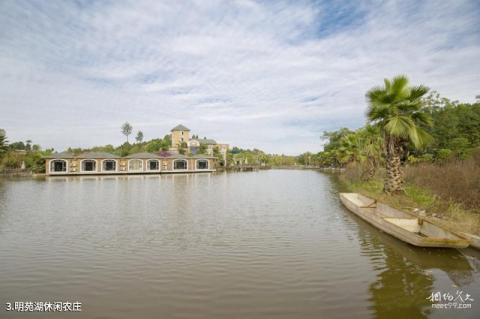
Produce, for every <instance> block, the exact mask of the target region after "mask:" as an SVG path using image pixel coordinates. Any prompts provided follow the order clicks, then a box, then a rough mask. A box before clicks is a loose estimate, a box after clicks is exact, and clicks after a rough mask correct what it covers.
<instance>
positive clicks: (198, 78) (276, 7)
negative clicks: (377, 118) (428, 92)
mask: <svg viewBox="0 0 480 319" xmlns="http://www.w3.org/2000/svg"><path fill="white" fill-rule="evenodd" d="M398 74H406V75H407V76H408V77H409V78H410V80H411V82H412V84H414V85H418V84H424V85H427V86H428V87H430V88H431V89H432V90H436V91H438V92H439V93H440V94H441V95H442V96H445V97H448V98H451V99H454V100H460V101H464V102H473V101H474V100H475V96H476V95H479V94H480V3H479V2H478V1H462V0H452V1H440V0H438V1H416V0H413V1H409V0H406V1H285V2H284V1H249V0H245V1H234V0H232V1H216V0H208V1H205V0H197V1H166V0H165V1H139V0H135V1H113V0H112V1H60V0H52V1H41V0H37V1H22V0H18V1H13V0H5V1H0V128H3V129H5V130H6V132H7V137H8V139H9V141H11V142H13V141H18V140H23V141H25V140H27V139H31V140H33V143H38V144H40V145H42V147H44V148H47V147H54V148H55V149H56V150H59V151H61V150H63V149H65V148H67V147H69V146H72V147H91V146H95V145H105V144H113V145H119V144H121V143H123V142H124V140H125V137H124V136H123V135H122V134H121V130H120V126H121V125H122V123H124V122H125V121H128V122H130V124H132V126H133V129H134V133H135V132H137V131H138V130H141V131H143V133H144V136H145V139H147V140H148V139H152V138H157V137H162V136H164V135H165V134H168V133H169V131H170V129H171V128H173V127H174V126H176V125H177V124H180V123H181V124H183V125H185V126H187V127H189V128H190V129H191V131H192V133H194V134H198V135H199V136H200V137H203V136H207V137H209V138H214V139H216V140H217V141H218V142H223V143H229V144H230V145H231V146H239V147H242V148H259V149H262V150H265V151H267V152H270V153H284V154H299V153H302V152H305V151H312V152H316V151H319V150H321V148H322V140H321V139H320V136H321V135H322V132H323V131H331V130H335V129H338V128H341V127H349V128H352V129H354V128H358V127H360V126H362V125H364V124H365V121H366V118H365V111H366V108H367V104H366V101H365V93H366V91H367V90H369V89H370V88H372V87H374V86H377V85H381V84H382V83H383V79H384V78H386V77H388V78H391V77H393V76H395V75H398Z"/></svg>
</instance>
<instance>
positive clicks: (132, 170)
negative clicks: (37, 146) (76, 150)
mask: <svg viewBox="0 0 480 319" xmlns="http://www.w3.org/2000/svg"><path fill="white" fill-rule="evenodd" d="M171 133H172V134H171V140H172V147H171V149H170V151H161V152H158V153H147V152H143V153H135V154H130V155H128V156H123V157H122V156H118V155H114V154H110V153H106V152H84V153H80V154H73V153H69V152H62V153H54V154H52V155H50V156H46V157H45V173H46V175H103V174H105V175H108V174H164V173H205V172H214V171H215V166H216V165H217V162H218V160H217V156H215V155H214V153H215V150H218V152H219V153H220V154H221V155H222V157H223V159H224V163H225V161H226V156H227V151H228V144H217V142H215V141H214V140H211V139H206V138H205V139H198V138H190V130H189V129H188V128H187V127H185V126H183V125H181V124H180V125H177V126H176V127H174V128H173V129H172V130H171ZM202 145H204V147H203V151H204V153H206V154H199V153H200V149H201V146H202ZM181 149H183V150H185V151H186V153H187V154H188V155H183V154H180V152H179V151H180V150H181ZM220 165H221V164H220Z"/></svg>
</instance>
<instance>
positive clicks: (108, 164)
mask: <svg viewBox="0 0 480 319" xmlns="http://www.w3.org/2000/svg"><path fill="white" fill-rule="evenodd" d="M116 170H117V161H115V160H104V161H103V165H102V171H104V172H115V171H116Z"/></svg>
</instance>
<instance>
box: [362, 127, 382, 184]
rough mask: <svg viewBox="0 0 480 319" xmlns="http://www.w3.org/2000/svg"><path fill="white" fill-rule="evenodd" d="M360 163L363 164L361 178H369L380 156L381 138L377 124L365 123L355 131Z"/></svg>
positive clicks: (372, 174) (377, 164)
mask: <svg viewBox="0 0 480 319" xmlns="http://www.w3.org/2000/svg"><path fill="white" fill-rule="evenodd" d="M357 134H358V136H359V137H358V139H359V146H358V147H359V152H360V156H359V159H360V163H361V164H363V166H364V167H363V169H362V179H364V180H367V181H368V180H371V179H372V178H373V177H374V176H375V173H376V171H377V168H378V166H379V164H380V161H381V158H382V144H383V139H382V136H381V135H380V129H379V127H378V126H372V125H367V126H366V127H364V128H362V129H360V130H358V131H357Z"/></svg>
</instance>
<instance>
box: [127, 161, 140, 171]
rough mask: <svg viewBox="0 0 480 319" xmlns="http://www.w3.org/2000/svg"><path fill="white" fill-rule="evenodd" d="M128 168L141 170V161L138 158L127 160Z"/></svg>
mask: <svg viewBox="0 0 480 319" xmlns="http://www.w3.org/2000/svg"><path fill="white" fill-rule="evenodd" d="M128 170H129V171H132V172H135V171H137V172H139V171H143V161H142V160H140V159H132V160H129V161H128Z"/></svg>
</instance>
